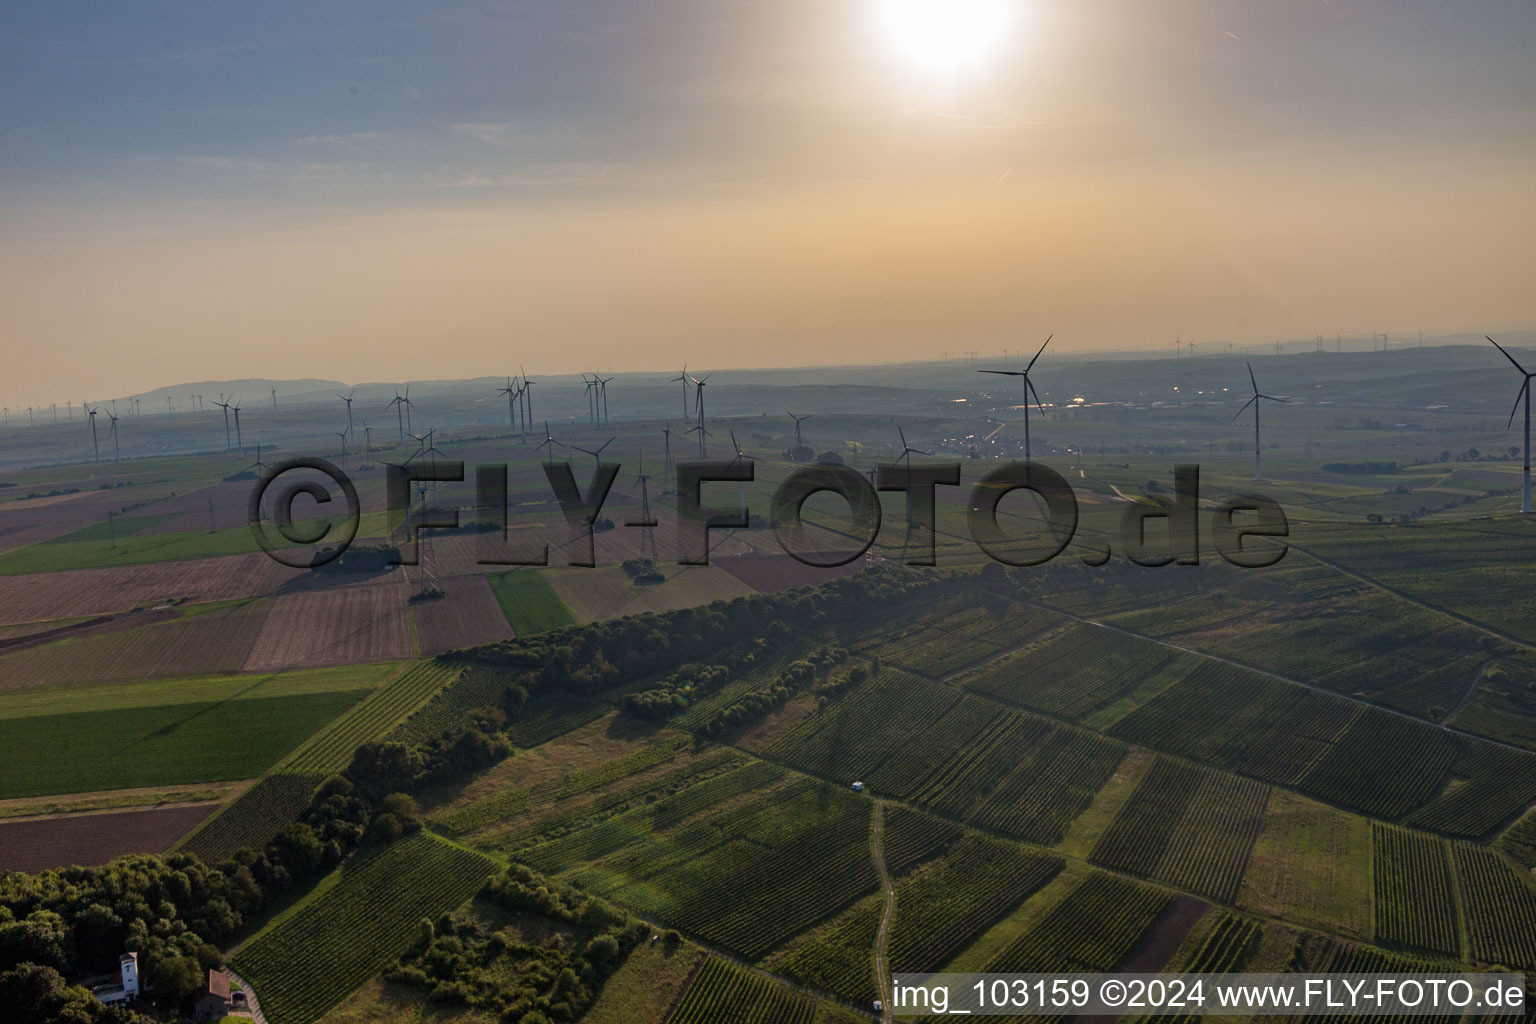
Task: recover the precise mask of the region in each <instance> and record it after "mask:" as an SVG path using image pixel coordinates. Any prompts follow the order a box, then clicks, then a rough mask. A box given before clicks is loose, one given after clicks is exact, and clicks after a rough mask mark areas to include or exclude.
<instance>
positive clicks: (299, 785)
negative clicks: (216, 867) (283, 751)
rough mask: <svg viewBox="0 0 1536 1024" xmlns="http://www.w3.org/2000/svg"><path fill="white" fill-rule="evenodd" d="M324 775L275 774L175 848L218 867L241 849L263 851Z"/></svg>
mask: <svg viewBox="0 0 1536 1024" xmlns="http://www.w3.org/2000/svg"><path fill="white" fill-rule="evenodd" d="M324 778H325V776H323V775H320V774H316V773H310V774H304V775H296V774H288V773H275V774H272V775H268V776H267V777H266V778H264V779H261V780H260V781H259V782H257V783H256V785H254V786H252V787H251V788H250V789H248V790H246V791H245V792H244V793H242V794H240V796H239V797H237V798H236V799H235V801H234V802H233V803H231V804H230V805H229V806H228V807H225V808H223V809H222V810H221V811H220V812H219V813H218V814H217V815H216V816H214V817H212V818H210V819H208V820H207V821H205V822H204V823H203V824H202V826H201V827H200V828H198V830H197V831H196V832H193V833H192V834H190V835H189V836H187V837H186V838H185V839H183V840H182V841H181V842H180V843H178V844H177V846H176V849H177V850H178V851H181V852H184V853H192V854H196V855H197V856H198V857H201V858H202V859H203V861H204V862H205V863H208V864H216V863H218V862H219V861H220V860H222V859H223V858H225V857H228V856H229V855H230V854H232V853H234V852H235V851H236V850H239V849H241V848H242V847H244V848H248V849H252V850H260V849H261V848H262V847H264V846H266V844H267V843H269V842H271V840H272V838H273V837H274V836H276V835H277V833H278V832H280V831H282V829H283V827H284V826H285V825H287V824H288V823H289V822H292V821H297V820H298V817H299V815H300V814H302V813H303V812H304V809H305V808H306V807H308V806H309V798H310V796H311V795H312V794H313V793H314V791H315V787H316V786H318V785H320V782H321V780H322V779H324Z"/></svg>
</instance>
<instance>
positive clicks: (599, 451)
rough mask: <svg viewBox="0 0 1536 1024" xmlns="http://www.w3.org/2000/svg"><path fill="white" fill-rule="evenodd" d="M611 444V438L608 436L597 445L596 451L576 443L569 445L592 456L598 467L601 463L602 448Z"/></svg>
mask: <svg viewBox="0 0 1536 1024" xmlns="http://www.w3.org/2000/svg"><path fill="white" fill-rule="evenodd" d="M611 444H613V438H611V437H610V438H609V439H608V440H606V441H604V442H603V443H602V444H600V445H598V446H597V451H593V450H592V449H591V448H583V447H581V445H577V444H573V445H571V447H572V448H575V449H576V450H577V451H579V452H583V453H585V454H587V455H590V456H592V461H593V462H595V463H597V465H598V467H599V468H601V467H602V465H603V460H602V454H603V449H604V448H607V447H608V446H609V445H611Z"/></svg>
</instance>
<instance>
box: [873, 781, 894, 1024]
mask: <svg viewBox="0 0 1536 1024" xmlns="http://www.w3.org/2000/svg"><path fill="white" fill-rule="evenodd" d="M869 859H870V860H872V861H874V863H875V871H876V872H878V873H879V875H880V887H881V888H882V889H884V890H885V913H883V914H881V915H880V928H879V930H877V931H876V932H875V988H876V990H877V991H878V992H879V993H880V1024H891V993H890V992H889V991H888V990H887V989H886V984H887V979H888V975H887V974H886V971H885V946H886V936H887V935H889V934H890V931H891V918H892V917H894V916H895V914H896V886H895V884H894V883H893V882H892V881H891V872H890V869H888V868H887V867H886V866H885V801H884V800H876V801H875V812H874V815H873V817H872V818H871V819H870V827H869Z"/></svg>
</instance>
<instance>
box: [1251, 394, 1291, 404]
mask: <svg viewBox="0 0 1536 1024" xmlns="http://www.w3.org/2000/svg"><path fill="white" fill-rule="evenodd" d="M1257 397H1259V398H1267V399H1268V400H1269V401H1271V402H1283V403H1284V404H1286V405H1290V404H1291V400H1290V399H1289V398H1276V397H1275V396H1274V395H1258V396H1257Z"/></svg>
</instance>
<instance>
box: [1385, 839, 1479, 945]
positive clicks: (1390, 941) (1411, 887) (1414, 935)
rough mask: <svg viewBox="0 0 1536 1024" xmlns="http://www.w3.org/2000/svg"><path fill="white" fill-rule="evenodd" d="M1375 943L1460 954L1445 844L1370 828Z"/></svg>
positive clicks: (1449, 862)
mask: <svg viewBox="0 0 1536 1024" xmlns="http://www.w3.org/2000/svg"><path fill="white" fill-rule="evenodd" d="M1372 839H1373V844H1372V845H1373V848H1374V850H1375V856H1374V875H1375V880H1376V896H1375V907H1376V935H1375V939H1376V942H1377V943H1378V944H1380V945H1383V946H1389V947H1399V948H1401V947H1408V948H1411V949H1420V950H1424V951H1426V952H1430V953H1440V954H1444V955H1446V956H1450V957H1455V956H1457V955H1458V953H1459V952H1460V942H1459V940H1458V938H1457V935H1456V932H1457V924H1456V906H1455V898H1454V896H1453V893H1454V892H1455V886H1454V885H1453V884H1452V877H1451V860H1450V850H1449V848H1448V847H1447V845H1446V842H1445V840H1443V839H1437V838H1435V837H1434V836H1427V835H1424V834H1422V833H1418V832H1412V831H1410V830H1408V829H1405V828H1396V827H1394V826H1391V825H1382V824H1379V823H1378V824H1376V825H1373V826H1372Z"/></svg>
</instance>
